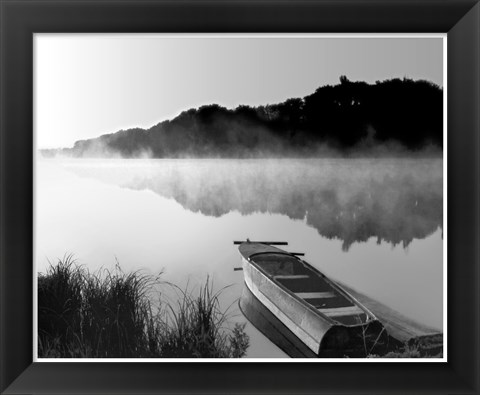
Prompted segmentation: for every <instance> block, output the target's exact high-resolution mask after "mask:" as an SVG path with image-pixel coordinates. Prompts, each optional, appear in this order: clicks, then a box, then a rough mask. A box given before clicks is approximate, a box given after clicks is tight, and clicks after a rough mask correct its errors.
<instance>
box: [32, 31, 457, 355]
mask: <svg viewBox="0 0 480 395" xmlns="http://www.w3.org/2000/svg"><path fill="white" fill-rule="evenodd" d="M446 40H447V39H446V36H445V35H443V34H389V35H386V34H363V35H362V34H343V35H342V34H338V35H333V34H273V33H272V34H219V33H215V34H213V33H212V34H173V33H172V34H170V33H169V34H166V33H164V34H113V33H111V34H110V33H109V34H79V33H78V34H53V33H38V34H35V35H34V38H33V49H34V54H33V63H34V64H33V65H34V67H33V93H34V97H33V109H34V122H33V130H34V145H35V147H34V161H33V162H34V209H33V211H34V272H35V276H36V278H35V290H34V296H35V308H36V311H34V317H35V318H34V322H35V325H34V334H33V335H34V339H35V343H36V344H35V345H34V348H35V350H34V352H35V354H36V361H38V362H48V361H52V360H60V359H61V360H64V361H78V362H82V361H90V362H91V361H92V360H93V361H99V362H102V361H112V360H119V361H137V360H138V361H142V362H162V361H168V362H172V361H173V362H175V361H178V362H180V361H187V360H188V361H192V360H195V361H197V360H202V359H205V360H206V359H208V360H211V359H217V360H218V362H240V361H250V362H262V361H272V362H291V361H292V358H293V360H294V361H297V362H305V361H316V362H332V361H334V362H349V361H356V362H358V361H360V362H367V361H368V362H370V361H376V362H386V363H387V362H394V361H399V360H402V361H413V360H415V361H418V362H425V363H426V362H446V361H447V346H446V334H447V326H446V322H447V321H446V320H447V304H446V300H447V299H446V297H447V288H446V283H447V277H446V276H447V259H446V257H447V255H446V245H447V226H446V218H447V212H446V207H447V205H446V203H447V202H446V198H447V197H446V190H447V189H446V186H447V179H446V171H445V169H446V157H447V156H446V152H447V148H448V147H447V144H446V142H447V138H446V136H447V134H448V131H447V129H446V101H445V97H446V96H445V94H446V92H445V91H446V86H447V85H446V62H445V59H446V51H447V46H446ZM452 234H453V232H452ZM34 310H35V309H34ZM216 362H217V361H216Z"/></svg>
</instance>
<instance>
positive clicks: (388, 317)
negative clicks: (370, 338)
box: [340, 284, 441, 342]
mask: <svg viewBox="0 0 480 395" xmlns="http://www.w3.org/2000/svg"><path fill="white" fill-rule="evenodd" d="M340 285H341V286H342V288H344V289H345V290H346V291H348V292H349V293H350V294H351V295H352V296H353V297H355V298H356V299H357V300H358V301H359V302H360V303H362V304H363V305H364V306H365V307H367V308H368V309H370V311H372V312H373V314H375V316H376V317H377V318H378V319H379V320H380V322H381V323H382V324H383V325H384V326H385V329H386V330H387V332H388V334H389V335H390V336H392V337H394V338H395V339H397V340H399V341H401V342H406V341H409V340H410V339H414V338H419V337H424V336H432V335H436V334H438V333H441V331H439V330H436V329H433V328H429V327H427V326H426V325H422V324H420V323H418V322H415V321H413V320H412V319H410V318H407V317H405V316H404V315H402V314H400V313H399V312H398V311H395V310H393V309H392V308H390V307H388V306H386V305H384V304H383V303H380V302H379V301H377V300H374V299H372V298H370V297H368V296H366V295H364V294H362V293H361V292H358V291H357V290H355V289H353V288H351V287H348V286H347V285H345V284H340Z"/></svg>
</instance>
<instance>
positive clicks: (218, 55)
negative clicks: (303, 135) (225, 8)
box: [34, 34, 443, 148]
mask: <svg viewBox="0 0 480 395" xmlns="http://www.w3.org/2000/svg"><path fill="white" fill-rule="evenodd" d="M341 75H346V76H347V77H348V78H349V79H350V80H353V81H360V80H361V81H367V82H375V81H377V80H384V79H388V78H394V77H399V78H403V77H409V78H413V79H426V80H429V81H432V82H434V83H436V84H438V85H440V86H443V45H442V39H441V38H418V37H415V38H413V37H412V38H391V37H389V38H345V37H343V38H332V37H330V38H326V37H320V36H317V37H309V38H306V37H298V36H297V37H288V38H287V37H282V38H278V37H276V38H273V37H270V38H267V37H265V36H264V37H261V36H256V37H245V36H244V37H242V38H238V37H237V38H234V37H232V36H230V37H226V36H223V37H221V36H210V37H205V36H204V37H192V36H172V35H170V36H166V35H149V36H146V35H132V36H128V35H86V34H82V35H80V34H78V35H57V34H38V35H36V36H35V67H34V78H35V102H34V103H35V134H36V139H37V147H38V148H55V147H70V146H72V145H73V143H74V142H75V141H77V140H80V139H86V138H92V137H97V136H99V135H101V134H105V133H113V132H116V131H118V130H120V129H127V128H130V127H142V128H148V127H150V126H153V125H155V124H156V123H158V122H160V121H163V120H165V119H171V118H173V117H175V116H176V115H178V114H179V113H180V112H182V111H183V110H187V109H189V108H196V107H199V106H201V105H204V104H212V103H218V104H221V105H223V106H225V107H228V108H234V107H236V106H238V105H239V104H248V105H260V104H269V103H271V104H273V103H278V102H281V101H284V100H285V99H287V98H291V97H303V96H305V95H308V94H310V93H312V92H314V91H315V89H316V88H318V87H319V86H322V85H325V84H336V83H338V81H339V77H340V76H341Z"/></svg>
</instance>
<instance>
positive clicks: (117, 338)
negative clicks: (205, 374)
mask: <svg viewBox="0 0 480 395" xmlns="http://www.w3.org/2000/svg"><path fill="white" fill-rule="evenodd" d="M166 286H171V285H168V284H167V283H164V282H162V281H160V278H159V277H154V276H151V275H146V274H142V273H140V272H132V273H124V272H123V271H122V270H121V269H120V267H119V266H118V265H117V267H116V268H115V270H114V271H108V270H104V271H102V272H97V273H90V272H89V271H88V270H86V269H85V268H83V267H81V266H79V265H77V264H76V262H75V261H74V260H73V259H72V257H71V256H66V257H65V258H64V259H62V260H59V261H58V262H57V263H56V264H55V265H52V264H50V267H49V268H48V269H47V271H46V273H40V274H39V277H38V356H39V357H40V358H137V357H138V358H142V357H143V358H148V357H150V358H156V357H159V358H160V357H161V358H169V357H185V358H187V357H188V358H195V357H199V358H228V357H232V358H236V357H242V356H244V355H245V353H246V350H247V348H248V346H249V339H248V336H247V335H246V333H245V332H244V325H240V324H235V326H234V327H233V329H231V327H232V323H231V322H230V320H229V319H230V316H229V314H228V309H227V310H225V311H223V310H222V309H221V308H220V303H219V296H220V294H221V292H222V290H220V291H219V292H216V293H215V292H214V291H213V284H212V282H211V281H210V280H209V279H208V278H207V281H206V282H205V284H204V285H203V286H202V288H201V289H200V291H199V292H198V294H194V292H193V291H188V290H185V291H182V292H180V295H179V296H180V298H179V299H178V301H177V302H166V301H160V307H159V308H154V307H153V306H154V303H153V298H154V296H155V290H158V288H159V287H166ZM177 289H178V288H177Z"/></svg>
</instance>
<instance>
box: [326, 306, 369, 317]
mask: <svg viewBox="0 0 480 395" xmlns="http://www.w3.org/2000/svg"><path fill="white" fill-rule="evenodd" d="M317 310H318V311H319V312H320V313H323V314H325V315H326V316H328V317H339V316H344V315H359V314H364V311H363V310H362V309H361V308H360V307H358V306H346V307H336V308H332V309H317Z"/></svg>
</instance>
